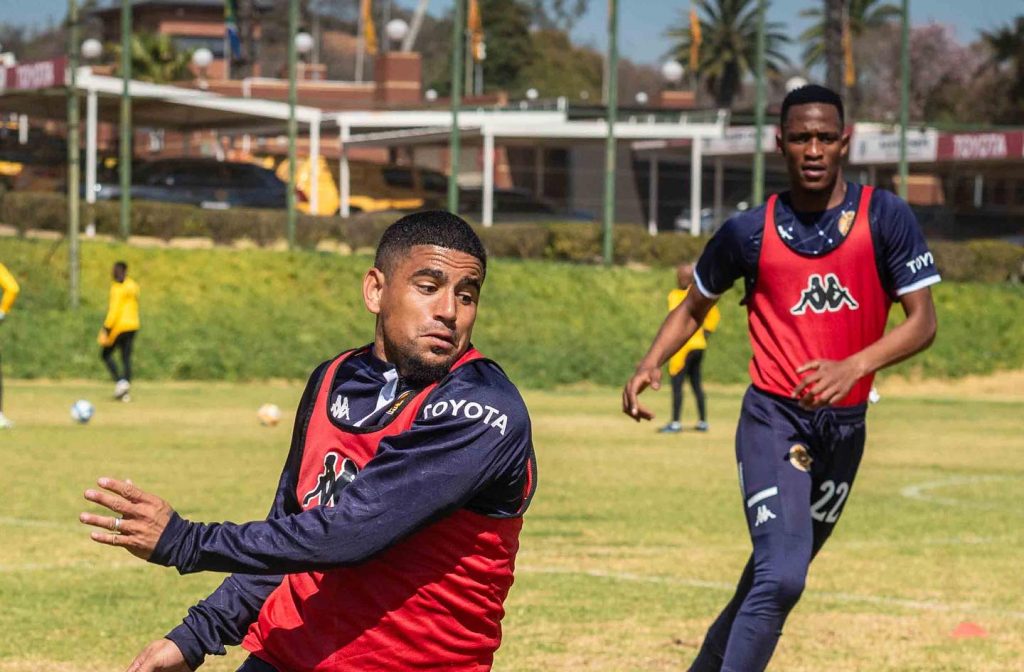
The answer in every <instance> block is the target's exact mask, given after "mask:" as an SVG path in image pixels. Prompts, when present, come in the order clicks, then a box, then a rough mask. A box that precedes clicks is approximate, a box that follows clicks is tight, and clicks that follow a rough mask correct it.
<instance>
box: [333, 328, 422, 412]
mask: <svg viewBox="0 0 1024 672" xmlns="http://www.w3.org/2000/svg"><path fill="white" fill-rule="evenodd" d="M331 384H332V385H334V388H333V389H332V390H331V401H330V409H329V410H330V413H331V415H332V416H333V417H334V419H335V420H336V421H338V422H339V423H341V424H343V425H350V426H352V427H373V426H375V425H376V424H377V423H378V422H380V420H381V416H382V415H383V414H384V412H385V411H386V410H387V409H388V408H389V407H390V405H391V403H392V402H394V400H395V399H396V398H397V396H398V395H399V394H401V393H402V392H405V391H406V390H408V389H410V388H409V385H407V384H406V383H405V382H404V381H403V380H402V379H401V378H400V377H399V375H398V370H397V369H396V368H395V365H394V364H391V363H389V362H385V361H384V360H382V359H380V358H379V357H377V355H375V354H374V352H373V348H372V347H370V348H366V349H365V350H364V351H362V352H357V353H355V354H353V355H352V356H351V357H349V358H348V359H346V360H345V362H344V363H343V364H342V365H341V366H340V367H339V368H338V374H337V376H336V377H335V379H334V380H333V381H331Z"/></svg>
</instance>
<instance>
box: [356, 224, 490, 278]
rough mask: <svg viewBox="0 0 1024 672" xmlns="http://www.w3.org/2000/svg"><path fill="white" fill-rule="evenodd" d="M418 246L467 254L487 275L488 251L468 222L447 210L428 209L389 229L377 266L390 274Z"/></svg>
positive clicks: (382, 241)
mask: <svg viewBox="0 0 1024 672" xmlns="http://www.w3.org/2000/svg"><path fill="white" fill-rule="evenodd" d="M416 245H436V246H438V247H443V248H445V249H448V250H456V251H458V252H465V253H466V254H469V255H471V256H474V257H476V258H477V259H479V260H480V265H481V266H482V267H483V272H484V274H486V273H487V251H486V250H485V249H484V244H483V243H482V242H480V238H479V237H478V236H477V235H476V232H475V231H473V229H472V227H470V225H469V224H468V223H466V220H464V219H462V218H461V217H459V216H458V215H453V214H452V213H450V212H448V211H447V210H425V211H423V212H414V213H413V214H411V215H406V216H405V217H402V218H401V219H399V220H398V221H397V222H395V223H394V224H392V225H391V226H389V227H388V228H387V229H386V230H385V231H384V235H383V236H381V238H380V243H378V244H377V256H376V257H375V258H374V260H373V265H374V266H375V267H376V268H379V269H380V270H381V271H383V272H384V275H388V274H389V273H390V272H391V270H392V269H393V268H394V267H395V264H396V263H397V262H398V261H399V260H401V259H402V258H403V257H404V256H405V255H406V254H408V252H409V249H410V248H412V247H414V246H416Z"/></svg>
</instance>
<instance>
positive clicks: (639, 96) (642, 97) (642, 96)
mask: <svg viewBox="0 0 1024 672" xmlns="http://www.w3.org/2000/svg"><path fill="white" fill-rule="evenodd" d="M634 99H635V100H636V104H637V105H646V104H647V92H646V91H637V93H636V96H635V97H634Z"/></svg>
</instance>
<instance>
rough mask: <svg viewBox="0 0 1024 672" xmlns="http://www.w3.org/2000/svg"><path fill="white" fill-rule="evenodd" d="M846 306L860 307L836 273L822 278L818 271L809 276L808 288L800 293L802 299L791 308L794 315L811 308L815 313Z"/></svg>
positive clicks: (852, 308)
mask: <svg viewBox="0 0 1024 672" xmlns="http://www.w3.org/2000/svg"><path fill="white" fill-rule="evenodd" d="M843 306H846V307H847V308H849V309H850V310H857V309H858V308H860V304H858V303H857V302H856V301H855V300H854V298H853V296H851V295H850V290H849V289H847V288H846V287H843V286H842V285H841V284H840V283H839V278H838V277H837V276H836V274H835V273H828V274H826V275H825V277H824V278H822V277H821V276H820V275H819V274H817V273H812V274H811V276H810V277H809V278H807V289H805V290H804V291H803V294H801V295H800V300H799V301H798V302H797V304H796V305H795V306H793V307H792V308H790V309H789V312H791V313H793V314H794V315H803V314H804V313H806V312H807V309H808V308H810V309H811V311H813V312H815V313H824V312H825V311H826V310H827V311H828V312H830V313H835V312H838V311H839V310H841V309H842V307H843Z"/></svg>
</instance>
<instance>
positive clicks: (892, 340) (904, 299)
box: [793, 287, 938, 408]
mask: <svg viewBox="0 0 1024 672" xmlns="http://www.w3.org/2000/svg"><path fill="white" fill-rule="evenodd" d="M900 305H902V306H903V312H904V313H905V314H906V316H907V319H906V320H904V321H903V322H902V323H901V324H900V325H899V326H897V327H896V328H894V329H893V330H892V331H890V332H889V333H887V334H885V335H884V336H883V337H882V338H880V339H879V340H877V341H875V342H874V343H872V344H871V345H869V346H868V347H866V348H864V349H863V350H861V351H860V352H857V353H854V354H853V355H850V356H849V357H847V358H846V359H843V360H838V361H837V360H830V359H815V360H812V361H809V362H807V363H805V364H803V365H802V366H801V367H800V368H799V369H797V370H796V372H797V374H807V375H806V376H804V377H803V379H802V380H801V381H800V384H799V385H797V386H796V388H795V389H794V390H793V398H794V399H799V400H800V405H801V406H804V407H805V408H821V407H823V406H828V405H829V404H834V403H837V402H838V401H840V400H841V399H842V398H843V397H845V396H846V395H847V394H849V393H850V390H851V389H853V386H854V385H855V384H856V383H857V381H858V380H860V379H861V378H863V377H864V376H866V375H869V374H872V373H874V372H876V371H878V370H880V369H884V368H885V367H887V366H891V365H893V364H896V363H898V362H902V361H903V360H904V359H907V358H909V357H912V356H913V355H916V354H917V353H919V352H921V351H922V350H924V349H925V348H927V347H928V346H929V345H931V344H932V341H934V340H935V332H936V329H937V327H938V321H937V319H936V317H935V304H934V302H933V301H932V291H931V289H929V288H927V287H925V288H924V289H919V290H917V291H916V292H911V293H909V294H904V295H903V296H901V297H900Z"/></svg>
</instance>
